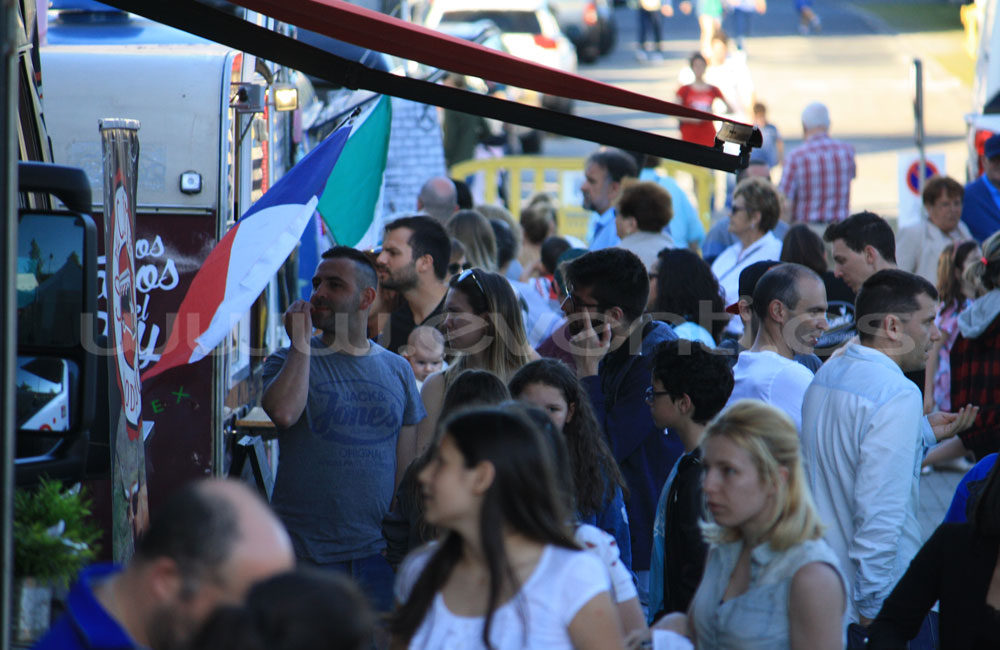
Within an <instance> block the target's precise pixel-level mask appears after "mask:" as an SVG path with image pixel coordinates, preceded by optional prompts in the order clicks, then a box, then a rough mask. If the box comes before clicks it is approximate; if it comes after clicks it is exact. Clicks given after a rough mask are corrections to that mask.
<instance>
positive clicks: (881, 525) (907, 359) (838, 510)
mask: <svg viewBox="0 0 1000 650" xmlns="http://www.w3.org/2000/svg"><path fill="white" fill-rule="evenodd" d="M936 309H937V290H936V289H935V288H934V286H933V285H932V284H931V283H929V282H927V280H925V279H923V278H921V277H920V276H917V275H913V274H911V273H906V272H905V271H900V270H898V269H890V270H884V271H879V272H877V273H875V274H874V275H872V276H871V277H870V278H869V279H868V280H866V281H865V283H864V284H863V285H862V287H861V291H860V292H859V293H858V298H857V302H856V318H857V322H858V325H859V334H860V342H859V343H851V344H848V346H847V348H846V350H845V351H844V353H843V354H842V355H840V356H838V357H836V358H833V359H830V360H829V361H828V362H827V363H826V364H824V366H823V367H822V368H820V369H819V371H818V372H817V373H816V377H815V378H814V379H813V382H812V384H811V385H810V386H809V389H808V390H807V391H806V395H805V400H804V402H803V405H802V429H801V432H802V456H803V459H804V461H805V466H806V475H807V479H808V481H809V487H810V488H811V491H812V494H813V498H814V499H815V501H816V507H817V510H818V511H819V514H820V517H821V518H822V519H823V521H824V523H826V524H827V526H828V528H827V533H826V541H827V542H828V543H829V544H830V546H831V547H833V550H834V551H835V552H836V553H837V555H838V557H839V559H840V566H841V569H842V570H843V571H844V574H845V576H846V577H847V587H848V598H847V616H848V621H853V622H860V623H861V624H862V625H868V624H869V623H870V622H871V619H873V618H875V615H876V614H878V611H879V609H880V608H881V606H882V601H883V600H884V599H885V598H886V596H888V595H889V592H890V591H891V590H892V588H893V586H894V585H895V584H896V582H897V581H898V580H899V578H900V577H901V576H902V575H903V573H904V572H905V571H906V568H907V566H908V565H909V563H910V560H912V559H913V557H914V555H916V552H917V551H918V550H919V549H920V546H921V541H922V539H921V531H920V522H919V521H918V520H917V508H918V504H919V487H920V463H921V461H922V460H923V456H924V453H925V451H926V449H927V448H928V447H930V446H931V445H933V444H934V443H935V442H936V441H937V440H942V439H944V438H947V437H950V436H952V435H954V434H955V433H956V432H957V431H960V430H962V429H964V428H966V427H967V426H968V424H969V422H968V420H969V417H970V414H971V417H972V418H974V417H975V411H977V410H978V409H971V408H969V409H962V412H961V413H960V414H958V415H956V414H951V413H934V414H932V415H930V416H928V417H927V418H924V417H922V413H923V402H922V400H921V397H920V389H919V388H917V386H916V385H915V384H914V383H913V382H912V381H910V380H909V379H907V378H906V377H905V376H904V374H903V373H904V372H906V371H912V370H918V369H920V368H921V367H923V365H924V364H925V363H926V361H927V354H928V351H929V350H930V348H931V346H932V345H933V343H934V341H936V340H938V339H939V338H940V336H941V333H940V331H938V329H937V327H936V326H935V325H934V316H935V313H936Z"/></svg>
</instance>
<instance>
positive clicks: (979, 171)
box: [974, 129, 993, 178]
mask: <svg viewBox="0 0 1000 650" xmlns="http://www.w3.org/2000/svg"><path fill="white" fill-rule="evenodd" d="M992 137H993V131H987V130H986V129H977V130H976V137H975V140H974V142H975V145H976V178H979V177H980V176H982V175H983V147H984V146H986V141H987V140H989V139H990V138H992Z"/></svg>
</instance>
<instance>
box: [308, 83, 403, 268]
mask: <svg viewBox="0 0 1000 650" xmlns="http://www.w3.org/2000/svg"><path fill="white" fill-rule="evenodd" d="M391 122H392V103H391V99H390V98H389V97H387V96H386V95H382V96H381V97H379V99H378V100H377V101H376V102H374V104H373V105H372V106H371V107H369V108H368V109H367V110H366V111H365V112H364V113H363V114H362V115H360V116H359V117H358V118H357V119H356V120H355V123H354V129H353V131H352V132H351V138H350V139H349V140H348V141H347V144H346V145H345V146H344V152H343V153H342V154H341V155H340V159H341V160H342V161H343V162H342V163H341V164H339V165H337V167H335V168H334V170H333V173H332V174H330V177H329V179H327V182H326V187H325V189H324V190H323V194H322V196H321V197H320V199H319V213H320V215H321V216H322V217H323V223H325V224H326V227H327V228H328V229H329V230H330V234H331V235H332V236H333V239H334V241H335V242H337V244H339V245H341V246H353V247H355V248H359V249H365V248H372V247H373V246H375V245H376V244H377V243H378V242H379V238H380V237H381V235H382V221H381V218H380V217H381V210H380V209H379V206H380V204H381V201H380V199H381V193H382V179H383V178H384V176H385V164H386V160H387V158H388V154H389V127H390V123H391Z"/></svg>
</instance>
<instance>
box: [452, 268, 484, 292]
mask: <svg viewBox="0 0 1000 650" xmlns="http://www.w3.org/2000/svg"><path fill="white" fill-rule="evenodd" d="M470 277H471V278H472V281H473V282H475V283H476V288H477V289H479V293H481V294H483V298H486V289H483V285H482V284H481V283H480V282H479V276H477V275H476V269H475V267H473V268H471V269H465V270H464V271H462V274H461V275H459V276H458V277H457V278H455V280H454V282H452V286H455V285H459V284H462V283H463V282H465V281H466V280H468V279H469V278H470Z"/></svg>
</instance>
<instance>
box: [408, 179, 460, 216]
mask: <svg viewBox="0 0 1000 650" xmlns="http://www.w3.org/2000/svg"><path fill="white" fill-rule="evenodd" d="M417 210H419V211H420V212H423V213H424V214H426V215H428V216H431V217H434V218H435V219H437V220H438V221H439V222H440V223H441V224H442V225H443V224H444V222H445V221H447V220H448V218H449V217H451V215H453V214H455V212H456V211H457V210H458V192H457V190H456V189H455V183H453V182H452V180H451V179H450V178H448V177H446V176H435V177H434V178H431V179H430V180H428V181H427V182H426V183H424V186H423V187H421V188H420V194H418V195H417Z"/></svg>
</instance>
